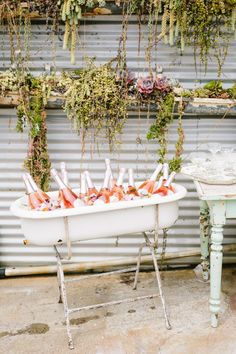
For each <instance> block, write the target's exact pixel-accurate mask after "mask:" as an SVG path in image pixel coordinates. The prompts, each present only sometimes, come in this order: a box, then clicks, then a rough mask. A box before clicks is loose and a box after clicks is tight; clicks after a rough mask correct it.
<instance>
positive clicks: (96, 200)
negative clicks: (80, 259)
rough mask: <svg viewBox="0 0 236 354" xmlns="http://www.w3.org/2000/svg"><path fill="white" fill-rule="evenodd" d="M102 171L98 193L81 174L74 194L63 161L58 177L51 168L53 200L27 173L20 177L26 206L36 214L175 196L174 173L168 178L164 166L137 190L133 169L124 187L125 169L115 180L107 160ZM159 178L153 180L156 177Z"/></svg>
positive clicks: (165, 164) (166, 166)
mask: <svg viewBox="0 0 236 354" xmlns="http://www.w3.org/2000/svg"><path fill="white" fill-rule="evenodd" d="M105 163H106V171H105V176H104V181H103V185H102V187H101V188H100V189H99V190H98V189H97V188H96V187H95V185H94V183H93V182H92V179H91V176H90V173H89V171H85V172H83V173H81V181H80V192H79V193H78V194H77V193H75V192H74V191H73V190H72V189H71V188H70V186H69V181H68V173H67V170H66V165H65V163H64V162H62V163H61V172H60V174H59V173H58V172H57V170H56V169H54V168H53V169H51V175H52V177H53V178H54V180H55V182H56V183H57V185H58V188H59V191H58V196H57V198H55V199H53V198H51V197H49V195H48V194H47V193H45V192H43V191H42V190H41V189H40V188H39V187H38V186H37V184H36V183H35V181H34V180H33V178H32V176H31V175H30V174H29V173H24V174H23V180H24V183H25V187H26V194H27V195H28V206H29V208H30V209H35V210H39V211H50V210H55V209H58V208H63V209H65V208H66V209H67V208H76V207H81V206H87V205H99V204H107V203H114V202H118V201H128V200H134V199H138V198H145V197H146V198H147V197H150V196H151V195H159V196H160V197H163V196H166V195H168V194H172V193H175V190H174V188H173V186H172V182H173V180H174V178H175V174H176V173H175V172H171V173H170V175H169V166H168V164H167V163H164V164H163V165H162V164H158V166H157V168H156V169H155V171H154V172H153V174H152V175H151V177H150V178H149V179H148V180H146V181H144V182H143V183H142V184H141V185H140V186H139V187H136V185H135V182H134V174H133V169H131V168H130V169H128V186H127V188H125V187H124V185H123V181H124V176H125V172H126V169H125V168H120V170H119V175H118V178H117V180H115V179H114V177H113V173H112V169H111V165H110V160H109V159H106V160H105ZM160 174H161V177H160V178H159V180H158V181H157V177H158V175H160Z"/></svg>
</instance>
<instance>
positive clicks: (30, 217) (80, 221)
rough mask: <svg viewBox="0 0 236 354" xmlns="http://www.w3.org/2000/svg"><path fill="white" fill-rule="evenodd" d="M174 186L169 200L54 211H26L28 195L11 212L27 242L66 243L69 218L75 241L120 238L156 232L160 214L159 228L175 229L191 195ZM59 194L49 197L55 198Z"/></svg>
mask: <svg viewBox="0 0 236 354" xmlns="http://www.w3.org/2000/svg"><path fill="white" fill-rule="evenodd" d="M173 186H174V188H175V190H176V193H175V194H173V195H170V196H166V197H159V196H152V197H151V198H146V199H138V200H132V201H121V202H117V203H111V204H104V205H96V206H85V207H83V206H82V207H80V208H73V209H61V210H60V209H58V210H53V211H50V212H43V211H34V210H28V209H26V208H23V207H22V204H26V203H27V196H24V197H22V198H20V199H17V200H16V201H15V202H14V203H12V205H11V211H12V213H13V214H14V215H15V216H17V217H19V218H20V219H21V227H22V231H23V234H24V236H25V238H26V240H27V242H28V243H30V244H34V245H40V246H48V245H56V244H58V243H60V244H61V243H65V242H66V231H65V218H66V217H67V222H68V224H67V225H68V231H69V237H70V241H71V242H75V241H82V240H89V239H95V238H103V237H109V236H119V235H123V234H129V233H135V232H144V231H149V230H150V231H151V230H154V229H155V223H156V215H158V228H159V229H164V228H169V227H170V226H172V225H173V224H174V223H175V221H176V220H177V219H178V200H179V199H182V198H184V196H185V195H186V193H187V191H186V189H185V188H184V187H183V186H181V185H178V184H173ZM75 192H76V190H75ZM57 193H58V192H51V193H48V194H49V196H55V195H57ZM156 205H158V208H156Z"/></svg>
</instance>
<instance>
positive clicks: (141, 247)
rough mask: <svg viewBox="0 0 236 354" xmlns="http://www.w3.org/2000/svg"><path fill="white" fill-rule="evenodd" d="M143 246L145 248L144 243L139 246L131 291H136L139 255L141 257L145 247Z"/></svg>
mask: <svg viewBox="0 0 236 354" xmlns="http://www.w3.org/2000/svg"><path fill="white" fill-rule="evenodd" d="M145 246H146V243H141V245H140V246H139V252H138V260H137V268H136V272H135V278H134V286H133V290H136V289H137V283H138V275H139V270H140V263H141V255H142V251H143V247H145Z"/></svg>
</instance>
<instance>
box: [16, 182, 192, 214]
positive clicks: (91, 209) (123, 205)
mask: <svg viewBox="0 0 236 354" xmlns="http://www.w3.org/2000/svg"><path fill="white" fill-rule="evenodd" d="M173 187H174V188H175V190H176V193H174V194H172V195H168V196H165V197H160V196H158V195H152V196H151V197H150V198H143V199H137V200H130V201H124V202H122V201H121V202H117V203H109V204H102V205H92V206H88V207H86V206H81V207H79V208H71V209H57V210H52V211H49V212H45V211H36V210H27V209H24V208H22V203H23V202H26V198H27V196H26V195H24V196H23V197H21V198H18V199H17V200H15V201H14V202H13V203H12V204H11V206H10V210H11V212H12V213H13V215H15V216H17V217H20V218H26V219H52V218H59V217H66V216H67V217H68V216H75V215H84V214H93V213H99V212H104V211H107V212H109V211H112V210H120V209H128V208H137V207H145V206H149V205H155V204H165V203H170V202H174V201H178V200H179V199H182V198H184V197H185V195H186V194H187V190H186V188H185V187H184V186H182V185H180V184H176V183H173ZM73 191H75V192H78V191H79V190H78V189H73ZM57 193H58V191H54V192H49V193H48V195H49V196H55V195H56V194H57Z"/></svg>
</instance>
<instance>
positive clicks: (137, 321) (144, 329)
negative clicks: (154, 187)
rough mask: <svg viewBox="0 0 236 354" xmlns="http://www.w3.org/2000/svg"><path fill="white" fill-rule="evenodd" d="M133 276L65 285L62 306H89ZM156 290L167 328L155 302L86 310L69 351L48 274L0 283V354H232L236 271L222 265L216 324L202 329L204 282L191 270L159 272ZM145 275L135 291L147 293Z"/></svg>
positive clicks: (123, 288) (115, 294) (120, 292)
mask: <svg viewBox="0 0 236 354" xmlns="http://www.w3.org/2000/svg"><path fill="white" fill-rule="evenodd" d="M132 281H133V273H128V274H123V275H112V276H109V277H106V278H103V280H101V279H100V278H97V279H96V280H95V279H92V280H91V279H90V280H86V281H84V282H81V283H77V284H76V285H75V284H73V285H70V286H69V300H70V304H71V305H73V306H76V305H78V304H84V305H86V304H91V303H99V302H103V301H109V300H114V299H120V298H123V297H125V296H127V297H130V296H133V295H135V292H134V291H132ZM163 288H164V292H165V296H166V302H167V304H168V308H169V313H170V317H171V323H172V326H173V329H172V330H170V331H168V330H166V329H165V324H164V320H163V313H162V307H161V304H160V299H159V298H157V299H155V300H143V301H139V302H134V303H128V304H123V305H116V306H113V307H108V308H106V309H97V310H89V311H84V312H81V313H77V314H75V315H74V317H72V324H73V325H72V327H73V329H72V334H73V338H74V343H75V349H74V350H73V351H70V350H69V349H68V347H67V336H66V329H65V321H64V315H63V308H62V305H61V304H58V303H57V299H58V291H57V283H56V277H55V276H50V277H24V278H14V279H13V278H12V279H11V278H8V279H3V280H1V281H0V304H1V305H0V306H1V316H0V353H3V354H6V353H8V354H34V353H40V354H41V353H42V354H46V353H50V354H54V353H56V354H60V353H62V354H67V353H71V354H72V353H79V354H159V353H160V354H213V353H214V354H218V353H219V354H222V353H224V354H234V353H236V271H235V270H232V269H225V270H224V273H223V293H222V309H221V316H220V325H219V327H218V328H217V329H213V328H211V327H210V323H209V311H208V297H209V284H206V283H201V282H199V281H198V280H197V279H196V278H195V275H194V272H193V271H192V270H180V271H168V272H165V273H164V278H163ZM155 290H156V283H155V278H154V273H153V272H147V273H145V272H143V273H141V275H140V282H139V288H138V290H137V292H136V293H137V294H138V295H142V294H144V292H147V291H148V292H150V293H153V292H155Z"/></svg>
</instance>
